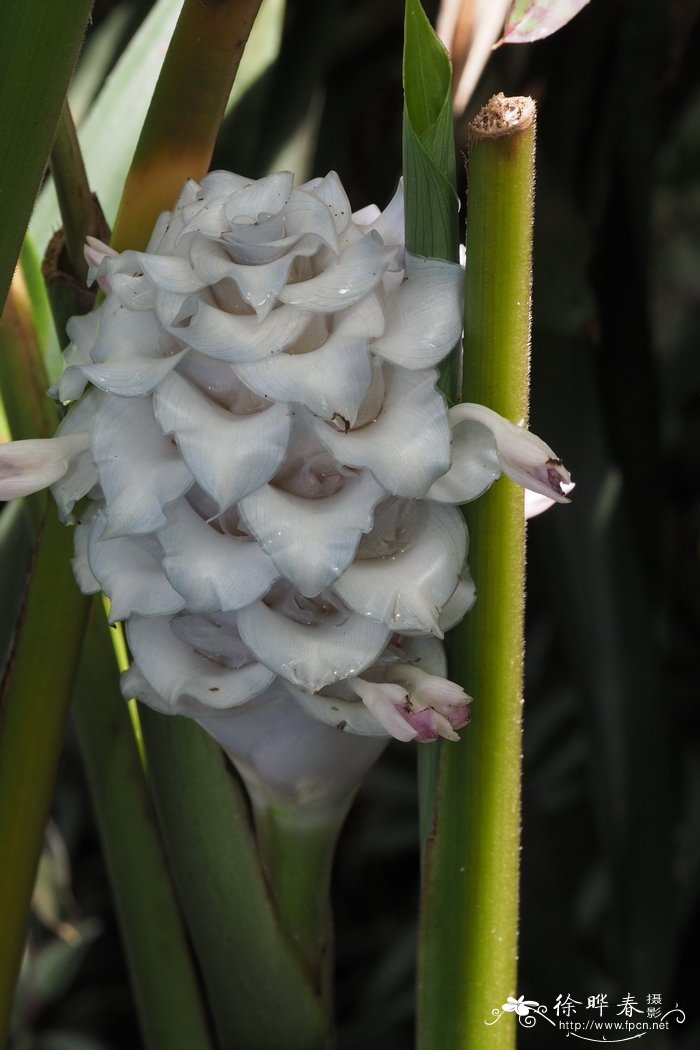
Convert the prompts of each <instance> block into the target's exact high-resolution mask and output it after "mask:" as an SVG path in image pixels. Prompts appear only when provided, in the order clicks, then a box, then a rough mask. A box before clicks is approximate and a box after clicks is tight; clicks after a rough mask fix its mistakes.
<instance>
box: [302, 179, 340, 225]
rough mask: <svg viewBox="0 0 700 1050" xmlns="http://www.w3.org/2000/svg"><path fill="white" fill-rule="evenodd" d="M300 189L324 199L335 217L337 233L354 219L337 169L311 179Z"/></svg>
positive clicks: (324, 202)
mask: <svg viewBox="0 0 700 1050" xmlns="http://www.w3.org/2000/svg"><path fill="white" fill-rule="evenodd" d="M299 189H300V190H303V191H305V192H307V193H313V195H314V197H316V198H318V200H320V201H322V203H323V204H324V205H325V206H326V208H327V209H328V211H329V213H330V215H331V216H332V218H333V222H334V223H335V228H336V231H337V233H343V231H344V230H346V229H347V227H348V226H349V225H350V221H351V219H352V207H351V205H350V201H349V200H348V195H347V193H346V192H345V190H344V189H343V185H342V183H341V181H340V179H339V178H338V175H337V173H336V172H335V171H329V172H328V174H327V175H324V176H323V177H321V178H317V179H310V180H309V181H308V182H305V183H303V184H302V185H301V186H300V187H299Z"/></svg>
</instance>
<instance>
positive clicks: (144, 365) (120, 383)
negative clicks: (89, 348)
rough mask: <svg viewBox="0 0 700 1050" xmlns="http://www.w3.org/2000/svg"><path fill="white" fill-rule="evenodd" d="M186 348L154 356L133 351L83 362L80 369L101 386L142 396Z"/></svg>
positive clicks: (185, 351) (176, 360) (105, 388)
mask: <svg viewBox="0 0 700 1050" xmlns="http://www.w3.org/2000/svg"><path fill="white" fill-rule="evenodd" d="M187 352H188V351H187V350H180V352H179V353H175V354H171V355H170V356H168V357H155V356H153V354H150V355H148V354H139V353H138V352H137V351H135V352H133V353H129V354H122V355H120V356H119V357H113V358H111V359H110V360H108V361H105V362H103V363H100V364H87V365H82V366H81V369H80V370H81V371H82V373H83V375H84V376H85V377H86V378H87V379H89V380H90V382H91V383H93V384H94V385H95V386H96V387H99V389H100V390H105V391H107V392H108V393H110V394H117V395H119V396H120V397H143V396H144V394H150V393H151V391H152V390H153V389H154V388H155V387H157V386H158V384H159V383H161V382H162V381H163V379H164V378H165V377H166V376H167V375H168V374H169V373H170V372H172V370H173V369H174V368H175V366H176V365H177V364H178V362H179V361H181V360H182V358H183V357H184V355H185V354H186V353H187Z"/></svg>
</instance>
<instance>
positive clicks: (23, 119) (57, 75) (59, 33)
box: [0, 0, 91, 307]
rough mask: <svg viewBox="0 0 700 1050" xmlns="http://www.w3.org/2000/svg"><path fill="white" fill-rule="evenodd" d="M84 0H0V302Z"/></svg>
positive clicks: (77, 38) (86, 8) (40, 170)
mask: <svg viewBox="0 0 700 1050" xmlns="http://www.w3.org/2000/svg"><path fill="white" fill-rule="evenodd" d="M90 7H91V2H90V0H56V3H52V4H46V3H45V2H44V0H25V2H23V3H21V4H18V3H6V4H3V5H2V8H1V10H0V71H1V72H0V142H2V144H3V156H2V162H1V164H0V199H1V200H2V202H3V220H2V225H1V226H0V307H1V306H2V304H3V303H4V302H5V297H6V295H7V289H8V287H9V283H10V278H11V277H12V271H13V270H14V266H15V262H16V260H17V256H18V255H19V250H20V246H21V244H22V238H23V237H24V233H25V230H26V228H27V223H28V221H29V215H30V212H31V209H32V205H33V204H34V199H35V197H36V194H37V191H38V189H39V184H40V182H41V177H42V175H43V174H44V169H45V168H46V162H47V159H48V155H49V150H50V148H51V142H52V140H53V135H54V131H55V128H56V122H57V120H58V115H59V113H60V111H61V106H62V105H63V99H64V98H65V94H66V89H67V87H68V81H69V79H70V75H71V73H72V71H73V67H74V65H75V62H76V58H77V56H78V49H79V47H80V42H81V39H82V35H83V30H84V28H85V23H86V21H87V18H88V14H89V12H90Z"/></svg>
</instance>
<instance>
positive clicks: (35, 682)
mask: <svg viewBox="0 0 700 1050" xmlns="http://www.w3.org/2000/svg"><path fill="white" fill-rule="evenodd" d="M72 546H73V544H72V537H71V535H70V532H69V530H68V529H66V528H65V527H64V526H63V525H60V524H59V523H58V520H57V518H56V514H55V512H54V511H53V510H51V511H50V512H49V513H47V515H46V522H45V525H44V528H43V530H42V535H41V543H40V545H39V547H38V551H37V556H36V559H35V563H34V568H33V572H32V577H31V583H30V585H29V589H28V591H27V599H26V603H25V606H24V610H23V616H22V623H21V629H20V630H19V631H18V633H17V636H16V639H15V645H14V649H13V653H12V660H11V662H10V665H9V668H8V669H7V670H6V673H5V675H4V678H3V680H2V682H1V683H0V829H2V831H1V836H2V839H1V842H0V901H2V915H3V934H2V938H0V1042H2V1041H3V1038H2V1037H3V1035H5V1034H6V1031H7V1024H8V1020H9V1013H10V1004H11V1001H12V993H13V989H14V984H15V980H16V977H17V971H18V969H19V963H20V959H21V956H22V949H23V947H24V939H25V931H26V924H27V917H28V913H29V903H30V899H31V894H32V887H33V884H34V875H35V872H36V866H37V863H38V860H39V855H40V853H41V844H42V838H43V831H44V825H45V823H46V818H47V816H48V811H49V806H50V802H51V792H52V788H53V782H54V778H55V774H56V765H57V762H58V755H59V752H60V747H61V742H62V739H63V730H64V725H65V720H66V715H67V712H68V703H69V700H70V696H71V692H72V687H73V679H74V676H75V672H76V668H77V664H78V657H79V655H80V646H81V641H82V634H83V626H84V622H85V616H86V614H87V608H88V606H87V602H86V600H85V599H84V598H83V597H82V595H80V594H79V593H78V590H77V588H76V586H75V582H74V580H73V576H72V573H71V569H70V558H71V554H72ZM57 608H60V615H56V609H57ZM39 650H40V651H41V659H37V652H38V651H39Z"/></svg>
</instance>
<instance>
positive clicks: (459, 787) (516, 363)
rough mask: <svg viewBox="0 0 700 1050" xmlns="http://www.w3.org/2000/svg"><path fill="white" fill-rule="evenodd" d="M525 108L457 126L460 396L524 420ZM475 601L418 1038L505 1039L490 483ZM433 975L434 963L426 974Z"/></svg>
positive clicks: (475, 529) (517, 585)
mask: <svg viewBox="0 0 700 1050" xmlns="http://www.w3.org/2000/svg"><path fill="white" fill-rule="evenodd" d="M534 141H535V108H534V103H532V101H531V100H530V99H522V98H517V99H507V98H504V96H502V95H500V96H497V97H496V98H494V99H492V100H491V101H490V102H489V103H488V105H487V106H486V107H485V108H484V109H483V110H482V111H481V112H480V113H479V114H478V115H477V117H476V119H475V121H474V122H473V123H472V125H471V126H470V153H469V161H468V173H469V181H468V193H469V209H468V214H467V260H468V263H467V277H466V322H465V363H464V382H463V389H462V399H463V400H469V401H476V402H481V403H484V404H486V405H488V406H489V407H490V408H493V409H494V410H495V411H497V412H499V413H500V414H502V415H504V416H505V417H507V418H509V419H511V420H513V421H514V422H519V421H521V420H523V421H525V420H526V417H527V406H528V359H529V343H530V334H529V333H530V294H531V269H532V265H531V259H532V217H533V201H534V194H533V188H534ZM466 516H467V522H468V525H469V532H470V536H471V558H470V562H471V570H472V575H473V577H474V580H475V583H476V590H477V596H478V597H477V603H476V606H475V608H474V610H473V611H472V612H471V613H469V614H468V616H467V617H466V618H465V620H464V622H463V624H462V625H461V626H460V627H459V628H456V629H455V631H453V632H452V637H451V639H450V643H449V652H450V657H451V664H452V676H453V677H454V678H455V679H456V680H457V681H458V682H460V684H462V685H463V686H464V687H465V688H466V689H467V691H468V692H469V693H470V694H471V695H472V696H473V697H474V714H473V719H472V723H471V725H470V726H469V728H468V729H466V730H465V731H464V732H463V734H462V740H461V741H460V743H459V744H441V746H440V754H439V759H438V770H437V782H436V786H435V794H436V805H435V808H434V811H433V814H432V819H427V820H426V822H425V823H426V831H427V840H426V843H425V849H424V865H423V899H422V914H421V931H420V947H419V993H418V995H419V1007H418V1008H419V1014H418V1046H419V1048H421V1050H432V1048H434V1047H436V1046H449V1047H450V1048H451V1050H481V1048H482V1047H484V1048H486V1047H488V1050H511V1048H512V1047H514V1045H515V1034H516V1028H515V1015H514V1014H512V1013H504V1014H502V1016H501V1017H500V1018H499V1019H498V1021H497V1023H496V1024H493V1025H492V1026H490V1027H486V1025H485V1022H487V1021H493V1011H494V1010H498V1009H500V1007H501V1006H502V1004H503V1003H504V1002H505V1000H506V997H507V996H509V995H514V994H515V992H516V986H517V985H516V982H517V931H518V902H519V850H520V778H521V704H522V670H523V619H524V594H525V591H524V567H525V522H524V512H523V494H522V491H521V490H520V489H518V488H517V487H516V486H515V485H514V484H513V483H512V482H511V481H509V480H508V479H505V478H504V479H502V480H500V481H498V482H497V483H496V484H495V485H494V486H493V487H492V488H491V489H490V490H489V492H488V493H486V495H485V496H483V497H481V498H480V499H479V500H478V501H476V502H475V503H474V504H473V505H471V506H470V507H469V509H468V513H467V515H466ZM436 975H439V977H438V976H436Z"/></svg>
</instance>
